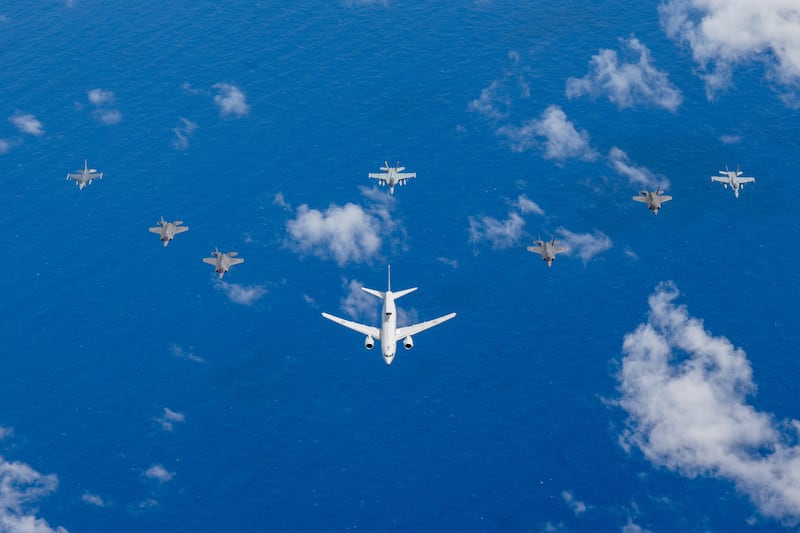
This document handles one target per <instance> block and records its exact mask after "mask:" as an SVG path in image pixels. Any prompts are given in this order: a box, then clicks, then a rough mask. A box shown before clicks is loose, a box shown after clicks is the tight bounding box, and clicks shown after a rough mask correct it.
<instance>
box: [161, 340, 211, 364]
mask: <svg viewBox="0 0 800 533" xmlns="http://www.w3.org/2000/svg"><path fill="white" fill-rule="evenodd" d="M169 350H170V352H172V355H174V356H175V357H178V358H180V359H188V360H189V361H193V362H195V363H205V362H206V360H205V359H203V358H202V357H199V356H197V355H195V354H194V352H193V351H191V349H190V350H189V351H188V352H187V351H184V349H183V348H181V347H180V346H178V345H177V344H174V343H173V344H170V345H169Z"/></svg>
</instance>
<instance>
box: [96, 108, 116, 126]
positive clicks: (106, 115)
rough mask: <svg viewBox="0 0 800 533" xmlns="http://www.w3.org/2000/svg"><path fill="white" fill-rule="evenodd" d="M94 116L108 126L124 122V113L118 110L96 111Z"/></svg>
mask: <svg viewBox="0 0 800 533" xmlns="http://www.w3.org/2000/svg"><path fill="white" fill-rule="evenodd" d="M92 116H94V118H96V119H97V120H98V121H100V122H101V123H103V124H105V125H107V126H114V125H116V124H119V123H120V122H122V113H120V112H119V111H117V110H116V109H95V110H94V112H93V113H92Z"/></svg>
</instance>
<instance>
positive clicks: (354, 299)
mask: <svg viewBox="0 0 800 533" xmlns="http://www.w3.org/2000/svg"><path fill="white" fill-rule="evenodd" d="M363 286H364V284H363V283H361V282H360V281H358V280H355V279H351V280H349V281H347V280H345V288H346V289H347V294H346V295H345V297H344V298H342V300H341V302H339V308H340V309H341V310H342V311H343V312H344V313H345V314H346V315H347V316H349V317H350V318H352V319H354V320H364V321H369V322H373V323H374V322H377V321H378V300H377V298H375V297H374V296H372V295H371V294H367V293H366V292H364V291H362V290H361V287H363Z"/></svg>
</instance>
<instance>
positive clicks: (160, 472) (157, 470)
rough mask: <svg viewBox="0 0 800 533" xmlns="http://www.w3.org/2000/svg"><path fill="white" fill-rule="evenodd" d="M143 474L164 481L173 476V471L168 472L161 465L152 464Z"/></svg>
mask: <svg viewBox="0 0 800 533" xmlns="http://www.w3.org/2000/svg"><path fill="white" fill-rule="evenodd" d="M144 475H145V476H146V477H149V478H150V479H156V480H158V481H160V482H161V483H165V482H167V481H169V480H171V479H172V478H173V477H175V472H169V471H168V470H167V469H166V468H164V467H163V466H161V465H153V466H151V467H150V468H148V469H147V470H145V472H144Z"/></svg>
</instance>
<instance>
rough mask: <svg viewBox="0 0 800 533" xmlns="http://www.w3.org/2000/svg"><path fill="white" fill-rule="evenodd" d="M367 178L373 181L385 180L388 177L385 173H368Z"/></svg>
mask: <svg viewBox="0 0 800 533" xmlns="http://www.w3.org/2000/svg"><path fill="white" fill-rule="evenodd" d="M367 176H369V177H370V178H372V179H375V180H385V179H386V178H388V177H389V174H387V173H385V172H370V173H369V174H367Z"/></svg>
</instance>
